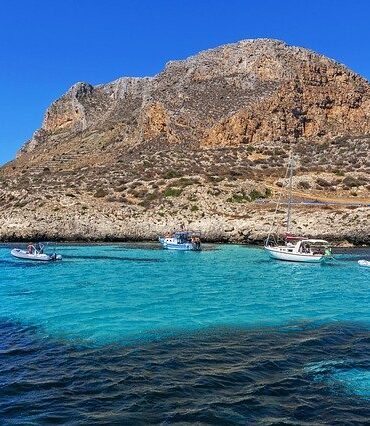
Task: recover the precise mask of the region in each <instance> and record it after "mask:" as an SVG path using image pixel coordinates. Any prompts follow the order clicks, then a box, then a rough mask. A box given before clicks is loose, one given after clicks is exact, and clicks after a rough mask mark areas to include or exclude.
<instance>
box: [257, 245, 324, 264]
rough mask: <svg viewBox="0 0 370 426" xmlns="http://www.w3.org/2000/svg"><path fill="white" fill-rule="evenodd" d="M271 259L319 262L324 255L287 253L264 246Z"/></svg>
mask: <svg viewBox="0 0 370 426" xmlns="http://www.w3.org/2000/svg"><path fill="white" fill-rule="evenodd" d="M265 250H266V251H267V252H268V254H269V255H270V257H271V258H272V259H277V260H284V261H286V262H302V263H320V262H322V261H323V260H324V259H325V258H326V256H325V255H315V254H306V253H287V252H286V251H281V250H279V249H278V248H274V247H265Z"/></svg>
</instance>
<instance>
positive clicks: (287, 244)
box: [264, 155, 331, 263]
mask: <svg viewBox="0 0 370 426" xmlns="http://www.w3.org/2000/svg"><path fill="white" fill-rule="evenodd" d="M293 168H294V161H293V156H292V155H291V156H290V160H289V165H288V168H287V173H286V175H285V177H286V178H287V176H288V173H289V198H288V210H287V218H286V232H285V235H284V236H283V237H279V233H278V232H276V233H275V234H274V233H273V229H274V225H275V218H276V214H277V211H278V208H279V205H280V204H281V196H282V193H281V194H280V197H279V200H278V202H277V204H276V209H275V213H274V218H273V221H272V224H271V228H270V231H269V233H268V237H267V239H266V242H265V247H264V249H265V250H266V251H267V253H268V254H269V255H270V257H271V258H272V259H278V260H285V261H290V262H306V263H307V262H310V263H318V262H322V261H323V260H325V259H328V258H331V247H330V243H329V242H328V241H326V240H321V239H311V238H306V237H302V236H294V235H293V234H291V230H290V228H291V210H292V181H293ZM281 240H282V241H283V242H282V243H280V242H281Z"/></svg>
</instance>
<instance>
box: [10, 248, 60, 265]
mask: <svg viewBox="0 0 370 426" xmlns="http://www.w3.org/2000/svg"><path fill="white" fill-rule="evenodd" d="M10 254H11V255H12V256H14V257H16V258H18V259H23V260H33V261H39V262H52V261H55V260H62V256H61V255H56V256H50V255H48V254H45V253H42V254H41V253H40V254H31V253H28V252H27V251H25V250H20V249H13V250H11V252H10Z"/></svg>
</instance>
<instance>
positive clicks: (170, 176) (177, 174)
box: [163, 170, 182, 179]
mask: <svg viewBox="0 0 370 426" xmlns="http://www.w3.org/2000/svg"><path fill="white" fill-rule="evenodd" d="M181 176H182V173H180V172H179V171H177V170H168V172H167V173H166V174H165V175H164V176H163V177H164V179H174V178H178V177H181Z"/></svg>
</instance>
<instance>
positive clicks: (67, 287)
mask: <svg viewBox="0 0 370 426" xmlns="http://www.w3.org/2000/svg"><path fill="white" fill-rule="evenodd" d="M57 251H58V253H60V254H62V256H63V261H61V262H53V263H46V264H45V263H41V262H40V263H39V262H32V261H22V260H18V259H14V258H11V256H10V249H9V247H8V246H2V247H1V248H0V300H1V303H0V318H1V322H2V327H1V334H2V336H1V343H0V346H1V347H0V360H1V369H0V379H1V383H2V386H1V388H0V418H3V419H7V420H9V421H11V422H12V421H17V422H25V424H28V422H33V421H34V422H35V423H36V424H38V423H39V422H54V421H55V422H64V421H66V420H67V419H73V422H75V423H77V424H78V423H80V424H89V422H90V423H91V421H94V422H97V423H99V422H102V423H103V424H112V423H114V422H118V423H121V422H126V423H127V422H128V423H130V422H131V423H133V424H140V423H142V424H147V423H162V422H167V423H176V422H200V423H202V422H205V423H225V422H229V423H231V424H245V423H246V422H259V421H263V422H266V424H269V423H271V424H273V423H274V422H281V421H288V422H292V423H293V424H299V423H300V422H302V424H305V422H308V423H309V424H312V422H316V421H317V422H318V423H320V421H323V422H324V421H326V422H329V423H330V422H331V421H334V419H339V420H340V421H343V422H346V421H349V422H353V421H359V422H362V421H364V420H365V419H366V418H367V417H368V416H369V415H370V412H369V398H370V383H369V372H370V365H369V364H370V362H369V360H370V357H369V353H370V351H369V349H370V334H369V330H370V308H369V307H370V304H369V302H370V292H369V286H370V269H367V268H361V267H360V266H359V265H358V264H357V260H358V259H359V258H367V257H368V256H369V252H368V251H367V250H366V249H364V250H363V251H357V252H356V251H353V252H344V253H342V254H337V255H336V259H335V260H333V261H332V262H327V263H323V264H320V265H318V264H299V263H289V262H280V261H274V260H270V259H269V258H268V256H267V254H266V253H264V251H263V250H262V249H261V248H251V247H243V246H234V245H210V246H205V250H203V251H202V252H172V251H166V250H161V249H159V247H158V246H157V245H155V244H115V245H91V246H87V245H68V246H67V245H61V246H58V247H57ZM333 407H338V410H339V411H338V410H337V412H335V410H334V411H333ZM338 416H339V417H338ZM70 421H72V420H70Z"/></svg>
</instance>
